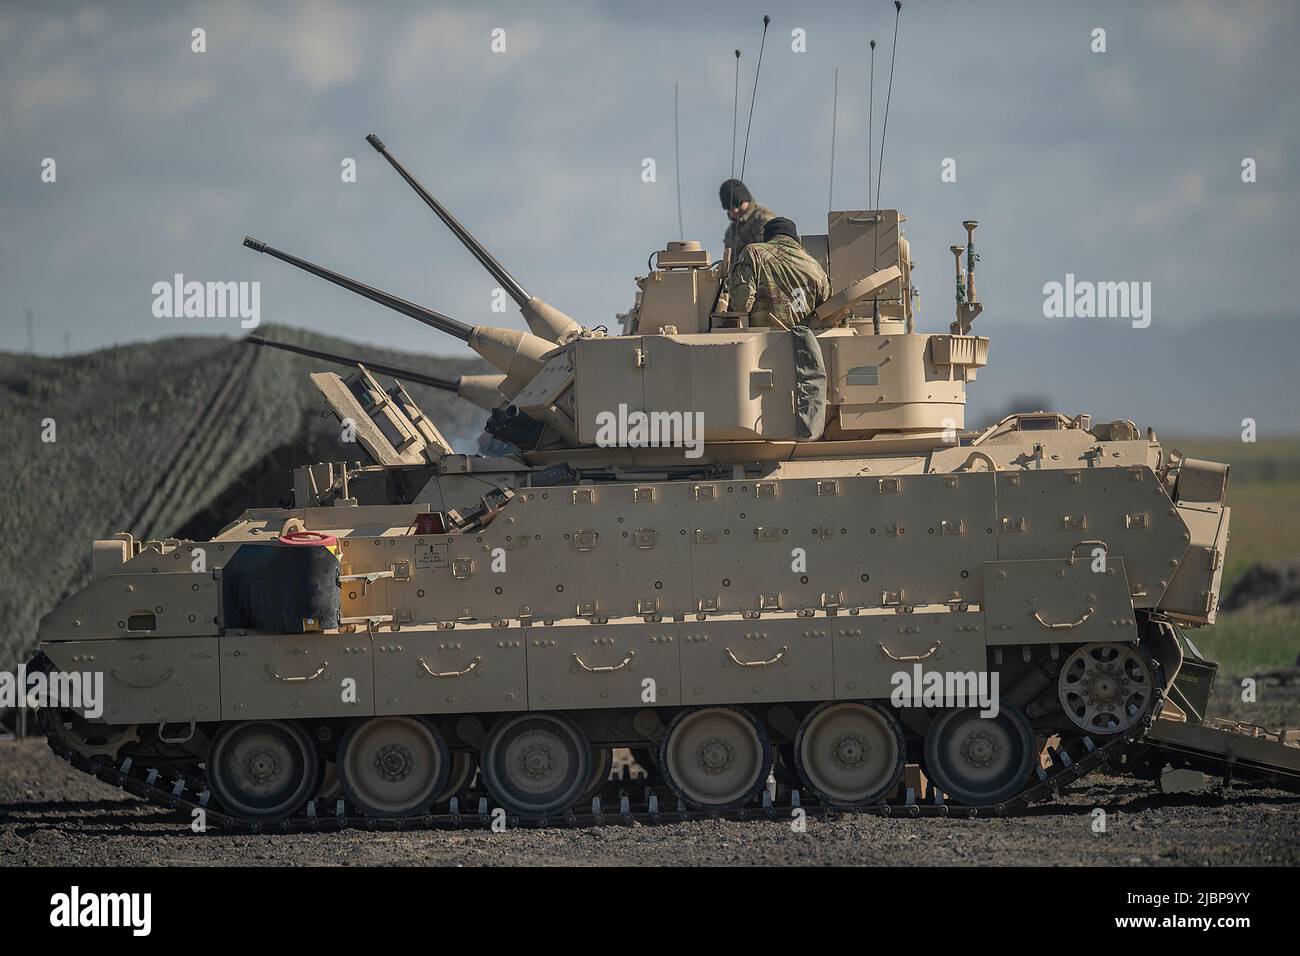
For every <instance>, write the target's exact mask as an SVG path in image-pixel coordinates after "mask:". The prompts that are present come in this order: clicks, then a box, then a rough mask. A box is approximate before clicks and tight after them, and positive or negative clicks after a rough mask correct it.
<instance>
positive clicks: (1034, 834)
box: [0, 739, 1300, 866]
mask: <svg viewBox="0 0 1300 956" xmlns="http://www.w3.org/2000/svg"><path fill="white" fill-rule="evenodd" d="M1090 779H1092V782H1091V784H1090V785H1089V786H1087V787H1083V786H1080V787H1079V788H1078V789H1076V790H1074V791H1072V792H1067V793H1066V794H1064V795H1063V797H1062V799H1060V800H1059V801H1057V802H1056V803H1053V804H1047V805H1044V806H1039V807H1035V808H1033V809H1032V810H1031V812H1030V813H1029V814H1027V815H1025V816H1021V817H1016V818H1011V819H990V820H949V819H925V820H895V819H891V820H881V819H876V818H872V817H855V816H848V817H841V818H839V819H836V820H828V821H820V820H817V819H809V820H808V821H807V831H806V832H804V833H796V832H794V831H793V830H792V828H791V826H790V824H789V823H788V822H785V821H778V822H772V821H768V820H763V821H747V822H725V821H721V822H702V823H684V824H670V825H663V826H632V827H622V826H607V827H598V828H592V829H586V830H540V831H539V830H523V829H521V830H513V831H507V832H505V833H492V832H490V831H482V830H472V831H470V830H466V831H456V832H449V831H420V832H404V833H372V832H365V831H359V830H348V831H343V832H339V833H328V834H327V833H311V834H289V835H276V836H246V835H222V834H221V833H220V832H218V831H215V830H214V831H212V832H209V833H207V834H195V833H192V832H191V831H190V830H189V820H188V818H187V817H181V816H177V815H174V814H171V813H168V812H165V811H162V810H160V809H158V808H156V807H153V806H149V805H147V804H143V803H141V802H140V801H138V800H136V799H135V798H133V797H131V796H129V795H127V794H126V793H124V792H123V791H120V790H116V789H114V788H112V787H109V786H107V785H106V784H103V783H100V782H99V781H97V780H95V779H93V778H91V777H87V776H85V775H83V774H81V773H79V772H78V771H76V770H73V769H72V768H71V767H70V766H69V765H68V764H66V763H64V762H63V761H61V760H59V759H58V758H56V757H55V756H54V755H53V754H52V753H51V752H50V751H49V749H48V748H47V747H46V744H45V742H44V740H40V739H35V740H31V739H29V740H25V741H13V740H9V741H2V742H0V865H4V866H32V865H36V866H118V865H140V866H152V865H158V866H166V865H174V866H198V865H214V864H222V865H249V866H303V865H339V866H357V865H375V864H397V865H421V864H435V865H446V866H484V865H486V866H520V865H581V866H591V865H602V864H622V865H632V866H656V865H717V864H727V865H753V864H757V865H796V866H798V865H826V864H840V865H924V864H951V865H972V866H988V865H1030V864H1033V865H1044V864H1049V865H1053V864H1055V865H1061V864H1066V865H1109V866H1115V865H1119V866H1129V865H1132V866H1138V865H1148V864H1164V865H1186V866H1202V865H1225V864H1233V865H1247V866H1250V865H1262V866H1279V865H1296V864H1300V839H1298V838H1297V834H1298V833H1300V796H1298V795H1295V794H1287V793H1281V792H1278V791H1246V790H1233V791H1231V792H1229V793H1227V794H1226V795H1224V794H1219V793H1215V792H1211V793H1202V794H1195V795H1186V794H1180V795H1162V794H1159V793H1157V792H1156V791H1155V790H1154V789H1153V788H1152V787H1151V786H1150V785H1149V784H1146V783H1144V782H1142V781H1137V780H1131V779H1127V778H1125V779H1121V778H1113V777H1095V778H1090ZM1096 807H1101V808H1103V809H1105V811H1106V814H1107V817H1106V830H1105V832H1104V833H1096V832H1094V831H1093V819H1094V817H1093V809H1094V808H1096Z"/></svg>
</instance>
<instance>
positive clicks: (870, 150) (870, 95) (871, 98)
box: [867, 40, 876, 267]
mask: <svg viewBox="0 0 1300 956" xmlns="http://www.w3.org/2000/svg"><path fill="white" fill-rule="evenodd" d="M875 131H876V41H875V40H872V41H871V79H870V81H869V82H868V83H867V205H871V157H872V156H873V155H874V154H875V152H876V147H875V143H874V142H873V140H872V136H873V134H874V133H875ZM872 266H873V267H874V266H875V262H874V261H873V262H872Z"/></svg>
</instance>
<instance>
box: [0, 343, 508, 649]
mask: <svg viewBox="0 0 1300 956" xmlns="http://www.w3.org/2000/svg"><path fill="white" fill-rule="evenodd" d="M258 332H259V333H261V334H264V335H265V336H266V337H267V338H270V339H278V340H281V341H287V342H294V343H296V344H300V345H306V346H308V347H311V348H315V349H323V350H326V351H335V352H342V353H345V354H354V355H359V356H363V357H365V358H369V359H371V360H372V361H378V362H384V363H388V364H391V365H395V366H398V367H407V368H411V369H413V370H416V371H419V372H424V373H425V374H429V375H437V376H443V377H448V378H455V377H456V376H458V375H462V374H469V373H479V372H486V371H490V369H488V368H487V367H486V366H485V365H484V363H482V362H480V361H478V360H477V359H449V358H435V357H429V356H423V355H412V354H407V353H402V352H395V351H391V350H385V349H377V348H372V347H371V346H369V345H358V344H356V343H353V342H345V341H341V340H338V339H330V338H326V337H324V336H319V335H315V334H313V333H309V332H303V331H299V330H295V329H285V328H277V327H274V326H270V327H266V328H263V329H258ZM321 370H330V371H335V372H340V373H341V374H344V375H346V374H347V373H346V370H345V369H344V368H343V367H342V366H337V365H332V364H330V363H327V362H323V361H321V360H319V359H311V358H305V357H302V356H298V355H291V354H288V353H285V352H280V351H275V350H271V349H259V348H254V347H253V346H250V345H247V344H245V343H243V342H241V341H235V340H231V339H224V338H199V337H186V338H174V339H165V340H162V341H158V342H150V343H143V344H137V345H129V346H121V347H117V348H111V349H105V350H102V351H99V352H92V353H90V354H87V355H79V356H73V357H70V358H43V357H33V356H29V355H15V354H11V353H0V409H2V410H3V413H2V414H0V447H2V448H3V449H4V461H5V466H6V467H5V483H6V485H7V487H6V493H5V503H4V506H3V507H0V574H2V575H3V582H4V583H3V587H0V619H3V621H4V622H5V627H4V629H3V631H0V670H11V669H12V668H13V667H14V666H16V664H17V662H18V661H19V659H20V658H23V657H24V656H26V655H27V654H29V652H30V651H31V650H32V649H33V648H34V646H35V641H36V629H37V623H38V621H39V620H40V618H41V616H42V615H44V614H45V613H46V612H47V611H49V610H50V609H51V608H52V607H53V606H54V605H55V604H57V603H58V602H59V600H61V599H62V598H63V597H64V596H65V595H67V594H69V593H70V592H72V591H74V590H76V589H78V588H80V587H83V586H84V585H85V584H86V583H87V581H88V580H89V576H90V543H91V541H92V540H94V539H95V538H103V537H107V536H109V535H111V534H112V533H113V532H115V531H130V532H132V533H133V534H135V535H136V537H137V538H164V537H169V536H173V535H174V536H181V537H185V536H189V537H194V538H200V539H201V538H206V537H208V536H210V535H211V534H213V533H214V532H216V531H217V530H218V529H220V528H221V527H222V526H223V525H225V524H227V523H229V522H230V521H232V520H233V519H234V518H235V517H237V516H238V514H239V512H240V511H241V510H242V509H243V508H245V507H250V506H254V505H262V506H266V505H275V504H278V503H279V502H280V501H281V500H282V499H285V498H287V497H288V496H289V495H290V494H291V493H292V488H293V481H292V475H291V474H290V471H291V469H292V468H293V467H294V466H295V465H300V464H306V463H310V462H316V461H340V460H345V459H348V460H355V459H356V458H357V457H358V449H357V447H356V446H354V445H352V446H343V445H341V444H340V443H339V442H338V438H337V435H338V427H337V423H336V420H335V419H334V417H333V416H332V415H330V414H328V413H326V412H325V404H324V402H323V400H322V399H321V397H320V393H319V392H317V391H316V389H315V387H314V386H313V385H312V384H311V380H310V379H309V378H308V373H309V372H312V371H321ZM378 378H379V380H380V381H381V383H382V384H384V385H385V386H387V385H388V384H390V379H389V377H388V376H383V375H381V376H378ZM404 384H407V383H404ZM407 388H408V390H409V391H410V393H411V395H412V397H414V398H415V400H416V401H417V402H418V403H419V405H420V406H421V408H423V409H424V411H425V412H426V413H427V414H428V415H429V417H430V418H431V419H433V421H435V422H436V423H437V425H438V427H439V429H440V430H441V431H442V432H443V434H444V435H446V436H447V440H448V441H450V442H451V443H452V444H453V445H454V446H455V447H456V449H457V450H460V451H473V450H474V448H475V441H476V440H477V437H478V435H479V433H480V431H481V429H482V424H483V421H484V420H485V419H486V417H487V415H486V413H485V412H483V411H482V410H481V409H479V408H477V407H475V406H473V405H470V404H469V403H468V402H465V401H463V400H461V399H459V398H457V397H455V396H454V395H451V394H448V393H445V392H440V391H437V390H435V389H431V388H428V387H425V386H420V385H411V384H407ZM45 419H53V420H54V422H55V428H56V437H57V440H56V441H55V442H53V443H46V442H43V441H42V428H43V424H42V423H43V422H44V420H45Z"/></svg>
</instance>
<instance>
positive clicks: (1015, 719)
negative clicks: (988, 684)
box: [925, 703, 1038, 806]
mask: <svg viewBox="0 0 1300 956" xmlns="http://www.w3.org/2000/svg"><path fill="white" fill-rule="evenodd" d="M1037 759H1038V751H1037V749H1036V748H1035V746H1034V732H1033V729H1032V728H1031V727H1030V725H1029V718H1028V717H1026V716H1025V715H1024V712H1023V711H1021V710H1020V709H1019V708H1017V707H1012V706H1011V705H1009V704H1006V703H1004V704H1002V706H1001V708H1000V709H999V710H998V715H997V716H996V717H981V716H980V712H979V708H976V707H963V708H959V709H954V710H948V711H945V712H944V713H943V714H941V715H940V716H939V717H937V718H936V719H935V720H934V722H933V723H931V724H930V729H929V731H928V732H927V733H926V735H925V772H926V775H927V776H929V778H930V779H931V780H933V781H934V782H935V783H936V784H937V785H938V787H939V789H940V790H942V791H943V792H944V793H946V794H948V795H949V796H950V797H952V798H953V799H954V800H956V801H958V802H959V803H965V804H970V805H972V806H984V805H986V804H992V803H1002V802H1004V801H1006V800H1008V799H1010V798H1011V797H1013V796H1015V795H1016V794H1018V793H1020V792H1021V791H1022V790H1023V789H1024V785H1025V781H1026V780H1027V779H1028V778H1029V774H1030V773H1031V772H1032V771H1033V769H1034V765H1035V763H1036V761H1037Z"/></svg>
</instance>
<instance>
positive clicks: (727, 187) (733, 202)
mask: <svg viewBox="0 0 1300 956" xmlns="http://www.w3.org/2000/svg"><path fill="white" fill-rule="evenodd" d="M718 196H719V198H721V200H722V208H723V209H724V210H725V211H726V213H727V218H728V219H730V220H731V225H730V226H728V227H727V234H726V235H725V236H724V237H723V239H722V243H723V248H724V249H730V250H731V261H732V262H735V261H736V260H737V259H738V258H739V257H740V251H741V250H742V249H744V248H745V247H746V246H747V245H749V244H750V243H751V242H759V241H761V239H762V237H763V226H765V225H766V224H767V222H768V221H769V220H770V219H771V218H772V217H773V216H774V215H775V213H773V212H772V210H770V209H768V208H767V207H766V206H760V205H759V204H758V203H756V202H754V197H753V196H751V195H750V193H749V189H748V188H746V186H745V184H744V183H742V182H741V181H740V180H739V179H728V180H727V181H726V182H725V183H723V184H722V186H721V187H719V189H718Z"/></svg>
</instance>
